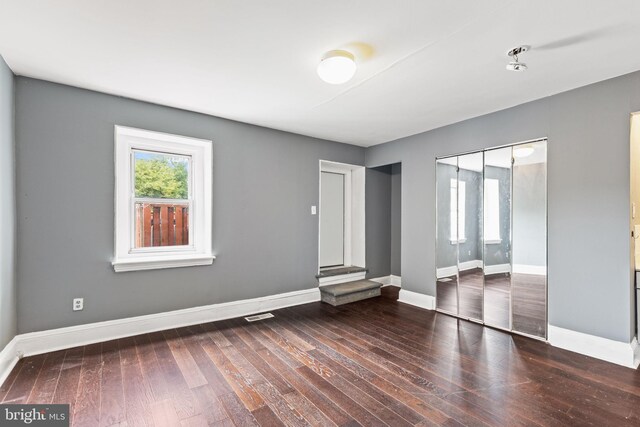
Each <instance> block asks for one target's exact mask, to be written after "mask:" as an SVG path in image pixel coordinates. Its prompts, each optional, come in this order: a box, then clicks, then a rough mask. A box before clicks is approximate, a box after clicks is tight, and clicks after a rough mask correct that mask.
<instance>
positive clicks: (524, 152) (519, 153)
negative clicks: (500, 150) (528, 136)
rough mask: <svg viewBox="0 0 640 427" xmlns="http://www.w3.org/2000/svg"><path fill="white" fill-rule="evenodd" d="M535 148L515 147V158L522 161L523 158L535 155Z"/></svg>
mask: <svg viewBox="0 0 640 427" xmlns="http://www.w3.org/2000/svg"><path fill="white" fill-rule="evenodd" d="M533 151H534V149H533V147H531V146H527V145H525V146H524V147H514V149H513V157H517V158H519V159H522V158H523V157H529V156H530V155H532V154H533Z"/></svg>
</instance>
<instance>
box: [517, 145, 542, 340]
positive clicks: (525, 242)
mask: <svg viewBox="0 0 640 427" xmlns="http://www.w3.org/2000/svg"><path fill="white" fill-rule="evenodd" d="M512 242H513V248H512V252H513V274H512V280H511V282H512V295H511V299H512V307H513V308H512V318H513V322H512V323H513V325H512V326H513V330H514V331H517V332H521V333H523V334H527V335H533V336H536V337H541V338H546V335H547V331H546V325H547V142H546V141H537V142H534V143H528V144H523V145H518V146H515V147H513V231H512Z"/></svg>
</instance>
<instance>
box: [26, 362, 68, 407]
mask: <svg viewBox="0 0 640 427" xmlns="http://www.w3.org/2000/svg"><path fill="white" fill-rule="evenodd" d="M64 354H65V351H64V350H60V351H54V352H53V353H49V354H48V355H47V358H46V359H45V361H44V364H43V365H42V368H41V369H40V373H39V374H38V379H37V380H36V382H35V384H34V385H33V388H32V390H31V393H30V395H29V398H28V399H27V403H35V404H47V403H51V399H53V393H55V391H56V386H57V385H58V379H59V378H60V370H61V369H62V362H63V361H64Z"/></svg>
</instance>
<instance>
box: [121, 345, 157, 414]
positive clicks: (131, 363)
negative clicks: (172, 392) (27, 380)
mask: <svg viewBox="0 0 640 427" xmlns="http://www.w3.org/2000/svg"><path fill="white" fill-rule="evenodd" d="M118 344H119V346H120V358H121V360H122V385H123V388H124V402H125V415H126V421H127V424H128V425H134V426H138V425H139V426H144V425H151V426H152V425H154V422H153V411H152V403H153V402H154V399H153V392H152V391H151V385H150V384H149V383H148V382H147V381H146V380H145V378H144V376H143V375H142V368H141V366H140V360H139V359H138V353H137V351H136V344H135V340H134V339H133V338H124V339H120V340H118Z"/></svg>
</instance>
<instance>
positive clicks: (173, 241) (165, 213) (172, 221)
mask: <svg viewBox="0 0 640 427" xmlns="http://www.w3.org/2000/svg"><path fill="white" fill-rule="evenodd" d="M135 214H136V224H135V235H136V239H135V247H136V248H148V247H155V246H182V245H188V244H189V207H188V206H180V205H162V204H149V203H137V204H136V208H135Z"/></svg>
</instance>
